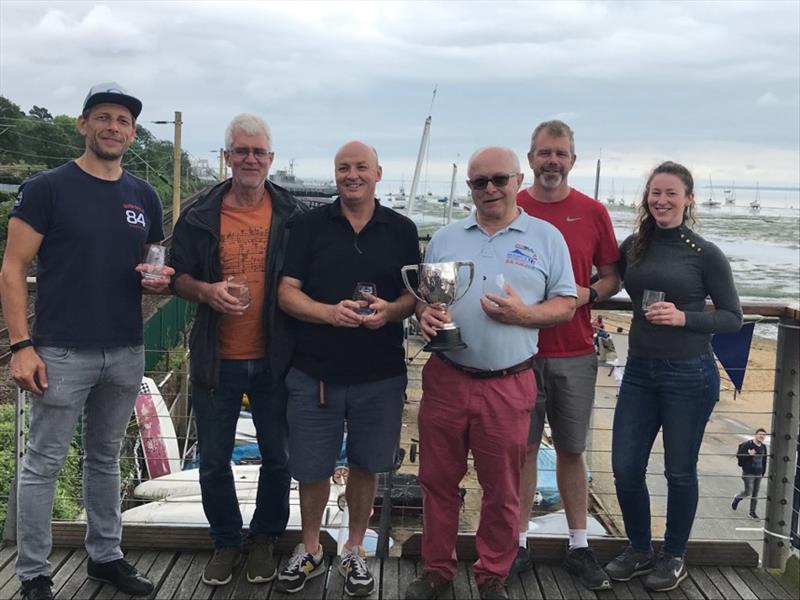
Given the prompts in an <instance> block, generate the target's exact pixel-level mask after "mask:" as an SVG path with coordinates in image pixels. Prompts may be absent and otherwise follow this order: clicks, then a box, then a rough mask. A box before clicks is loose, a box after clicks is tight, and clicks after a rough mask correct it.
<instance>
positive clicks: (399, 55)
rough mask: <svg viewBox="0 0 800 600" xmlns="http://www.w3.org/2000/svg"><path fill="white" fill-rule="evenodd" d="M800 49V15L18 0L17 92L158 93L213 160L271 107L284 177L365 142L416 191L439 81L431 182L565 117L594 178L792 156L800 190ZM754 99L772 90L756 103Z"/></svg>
mask: <svg viewBox="0 0 800 600" xmlns="http://www.w3.org/2000/svg"><path fill="white" fill-rule="evenodd" d="M798 39H800V3H797V2H794V1H787V2H729V3H719V2H658V3H654V2H613V3H601V2H548V3H543V2H535V3H533V2H491V3H489V2H424V3H422V2H381V3H379V2H372V3H367V2H335V3H333V2H269V3H266V2H224V3H222V2H126V1H116V2H106V3H98V2H69V3H64V2H22V1H11V0H3V1H0V94H3V95H5V96H7V97H9V98H10V99H12V100H13V101H15V102H16V103H18V104H20V105H21V106H23V107H24V108H25V109H27V108H28V107H30V106H31V105H32V104H37V105H39V106H46V107H47V108H48V109H49V110H50V111H51V112H53V113H54V114H57V113H67V114H76V113H77V110H78V107H79V105H80V102H81V101H82V100H83V96H84V94H85V90H86V89H88V87H89V86H90V85H92V84H93V83H96V82H98V81H104V80H118V81H119V82H120V83H121V84H122V85H124V86H125V87H127V88H128V89H131V90H132V91H134V92H135V93H137V94H138V95H140V96H141V97H142V99H143V101H144V111H143V113H142V119H143V121H145V122H146V121H150V120H156V119H168V118H171V115H172V113H173V111H175V110H181V111H182V112H183V120H184V130H183V138H184V143H185V145H186V147H187V148H189V150H190V151H192V152H193V153H194V154H196V155H198V156H202V157H210V156H211V155H210V150H211V149H212V148H216V147H218V146H219V144H220V142H221V140H222V136H223V131H224V128H225V125H226V124H227V122H228V121H229V120H230V118H231V117H232V116H233V115H234V114H236V113H237V112H241V111H251V112H256V113H259V114H262V115H264V116H265V117H266V118H267V120H268V121H269V122H270V125H271V126H272V127H273V130H274V132H275V138H276V150H277V152H278V157H279V161H278V163H277V164H276V166H281V165H282V164H283V163H281V162H280V161H281V160H283V159H284V157H285V159H286V160H288V158H289V157H294V158H297V159H298V169H300V168H303V169H305V166H306V165H307V166H308V168H309V169H315V170H317V169H318V170H323V169H324V170H323V171H322V172H321V173H319V174H320V175H325V174H326V173H327V170H328V167H327V165H329V162H330V157H331V156H332V154H333V152H334V151H335V149H336V148H337V147H338V145H339V144H341V142H343V141H344V140H346V139H349V138H352V137H359V138H365V139H367V140H369V141H370V142H371V143H374V144H375V145H376V146H377V147H378V150H379V151H380V152H381V157H382V159H384V162H385V163H386V164H388V165H390V166H391V167H392V170H393V171H397V170H399V171H405V172H407V178H408V179H409V180H410V173H411V172H412V171H413V163H414V160H415V155H416V151H417V148H418V146H419V139H420V134H421V130H422V123H423V120H424V118H425V116H427V114H428V112H429V105H430V98H431V90H432V89H433V86H434V84H438V85H439V94H438V96H437V99H436V102H435V104H434V107H433V113H432V114H433V129H432V133H431V147H430V160H429V169H430V171H431V172H434V171H435V172H436V175H435V177H436V178H440V179H442V180H445V181H449V173H450V164H451V163H452V161H453V160H454V159H455V157H456V156H457V155H458V154H460V155H461V156H462V157H466V156H469V154H471V152H472V151H473V150H474V149H475V148H477V147H479V146H483V145H487V144H502V145H507V146H511V147H513V148H515V149H516V150H518V151H519V152H520V153H521V154H524V152H525V150H526V145H527V143H528V140H529V137H530V133H531V131H532V129H533V127H535V125H536V124H537V123H538V122H540V121H542V120H545V119H548V118H553V117H554V116H555V117H557V118H561V119H562V120H565V121H567V122H568V123H570V124H572V125H573V126H574V128H575V131H576V141H577V144H578V154H579V156H580V157H581V162H584V161H585V164H586V165H587V171H593V164H594V159H593V158H592V157H595V156H597V155H598V154H599V149H600V148H601V147H602V148H603V156H604V157H606V158H607V159H608V166H609V169H611V168H612V166H613V168H614V169H616V168H617V165H619V169H620V171H623V170H624V169H626V168H628V167H629V166H631V167H632V168H633V169H634V171H635V172H636V173H637V174H638V173H639V172H640V171H641V170H646V169H647V168H649V167H651V166H652V164H651V162H652V160H655V159H656V158H657V157H661V156H669V157H675V158H681V157H691V158H693V157H695V156H697V157H698V158H702V153H703V152H705V151H711V152H713V154H710V155H709V156H708V157H707V160H708V162H716V161H719V162H720V163H721V164H719V165H718V168H719V169H722V170H724V171H725V172H726V173H727V172H731V173H732V172H735V171H737V170H742V171H743V170H744V169H745V163H746V160H748V155H747V152H753V151H765V150H766V151H769V152H772V153H774V156H775V158H776V160H777V163H776V164H775V165H773V166H772V167H770V168H768V169H767V170H769V171H770V172H772V173H773V174H774V176H775V177H780V178H782V179H781V180H782V181H797V179H798V175H797V169H796V164H797V162H798V161H799V160H800V156H798V155H800V139H798V138H799V137H800V135H798V131H800V116H798V115H800V76H799V75H798V73H800V53H798ZM748 90H758V92H756V94H757V93H761V96H759V97H757V98H756V99H755V107H754V104H753V103H754V95H755V94H754V93H753V92H752V91H748ZM759 108H760V109H763V108H769V110H759ZM148 127H151V126H150V125H148ZM152 128H153V131H154V133H155V134H156V135H160V136H163V137H167V138H169V137H171V130H170V128H169V127H161V126H152ZM754 140H758V141H759V145H758V147H757V148H756V147H755V145H754ZM734 147H735V148H737V149H738V150H739V151H741V152H744V154H741V155H739V154H737V153H735V152H728V151H726V149H727V148H734ZM750 156H752V155H750ZM786 157H788V159H786ZM791 158H794V159H795V160H794V164H795V166H794V171H792V170H791V169H789V168H787V167H786V165H787V164H790V163H791V162H792V161H791ZM462 160H463V159H462ZM722 161H724V164H722ZM784 161H785V162H784ZM403 164H408V165H410V166H407V167H405V168H404V167H402V165H403ZM778 165H781V166H780V167H778ZM581 168H582V167H581ZM298 172H299V174H301V175H305V174H307V175H309V176H310V175H317V173H316V172H304V171H298ZM389 175H392V174H389ZM620 176H622V175H620ZM396 178H398V179H399V176H398V177H396ZM787 178H788V179H787Z"/></svg>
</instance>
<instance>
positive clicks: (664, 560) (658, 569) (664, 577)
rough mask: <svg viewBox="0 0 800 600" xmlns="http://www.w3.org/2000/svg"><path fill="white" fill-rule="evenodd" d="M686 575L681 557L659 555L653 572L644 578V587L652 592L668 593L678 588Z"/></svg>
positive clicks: (684, 564)
mask: <svg viewBox="0 0 800 600" xmlns="http://www.w3.org/2000/svg"><path fill="white" fill-rule="evenodd" d="M687 575H688V573H687V572H686V563H685V562H684V561H683V558H682V557H680V556H672V555H670V554H659V555H658V558H656V561H655V565H654V566H653V571H652V572H651V573H650V574H649V575H648V576H647V577H645V578H644V587H646V588H647V589H648V590H652V591H654V592H668V591H670V590H674V589H675V588H676V587H678V585H679V584H680V582H681V581H683V580H684V579H686V576H687Z"/></svg>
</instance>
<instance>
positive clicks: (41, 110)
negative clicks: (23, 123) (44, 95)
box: [28, 104, 53, 121]
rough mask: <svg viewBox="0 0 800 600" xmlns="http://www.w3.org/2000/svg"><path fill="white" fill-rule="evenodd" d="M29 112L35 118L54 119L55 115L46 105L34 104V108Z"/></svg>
mask: <svg viewBox="0 0 800 600" xmlns="http://www.w3.org/2000/svg"><path fill="white" fill-rule="evenodd" d="M28 114H29V115H30V116H32V117H33V118H34V119H42V120H43V121H52V120H53V115H51V114H50V111H49V110H47V109H46V108H45V107H44V106H36V105H35V104H34V105H33V108H32V109H30V110H29V111H28Z"/></svg>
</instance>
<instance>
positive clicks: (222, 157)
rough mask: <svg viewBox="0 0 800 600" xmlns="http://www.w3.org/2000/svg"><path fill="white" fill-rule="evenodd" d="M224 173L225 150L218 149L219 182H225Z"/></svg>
mask: <svg viewBox="0 0 800 600" xmlns="http://www.w3.org/2000/svg"><path fill="white" fill-rule="evenodd" d="M225 171H226V169H225V149H224V148H220V149H219V180H220V181H224V180H225V175H227V173H226V172H225Z"/></svg>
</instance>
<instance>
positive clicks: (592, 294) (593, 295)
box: [589, 286, 597, 304]
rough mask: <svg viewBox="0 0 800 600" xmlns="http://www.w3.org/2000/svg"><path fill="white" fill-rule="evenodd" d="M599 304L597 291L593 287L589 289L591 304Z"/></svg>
mask: <svg viewBox="0 0 800 600" xmlns="http://www.w3.org/2000/svg"><path fill="white" fill-rule="evenodd" d="M595 302H597V290H596V289H594V288H593V287H591V286H590V287H589V304H594V303H595Z"/></svg>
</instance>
